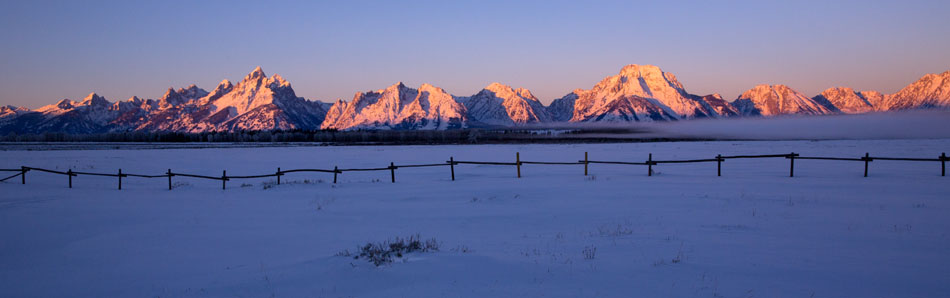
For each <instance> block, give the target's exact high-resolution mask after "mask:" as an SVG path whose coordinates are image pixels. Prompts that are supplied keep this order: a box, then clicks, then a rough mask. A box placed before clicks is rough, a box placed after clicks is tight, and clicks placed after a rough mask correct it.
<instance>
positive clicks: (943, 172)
mask: <svg viewBox="0 0 950 298" xmlns="http://www.w3.org/2000/svg"><path fill="white" fill-rule="evenodd" d="M940 176H947V153H946V152H944V153H940Z"/></svg>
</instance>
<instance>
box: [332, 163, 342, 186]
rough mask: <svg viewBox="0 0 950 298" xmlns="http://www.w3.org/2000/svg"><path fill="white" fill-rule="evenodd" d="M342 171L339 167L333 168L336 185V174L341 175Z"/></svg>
mask: <svg viewBox="0 0 950 298" xmlns="http://www.w3.org/2000/svg"><path fill="white" fill-rule="evenodd" d="M339 173H340V170H339V168H338V167H337V166H333V183H334V184H336V174H339Z"/></svg>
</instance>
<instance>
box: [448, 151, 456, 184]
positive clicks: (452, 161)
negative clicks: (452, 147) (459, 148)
mask: <svg viewBox="0 0 950 298" xmlns="http://www.w3.org/2000/svg"><path fill="white" fill-rule="evenodd" d="M449 170H450V171H452V181H455V157H451V156H449Z"/></svg>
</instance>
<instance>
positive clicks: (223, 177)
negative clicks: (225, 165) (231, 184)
mask: <svg viewBox="0 0 950 298" xmlns="http://www.w3.org/2000/svg"><path fill="white" fill-rule="evenodd" d="M227 183H228V170H222V171H221V189H224V188H225V186H227Z"/></svg>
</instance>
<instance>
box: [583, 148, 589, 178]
mask: <svg viewBox="0 0 950 298" xmlns="http://www.w3.org/2000/svg"><path fill="white" fill-rule="evenodd" d="M588 161H589V160H588V159H587V151H584V176H587V164H588Z"/></svg>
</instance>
